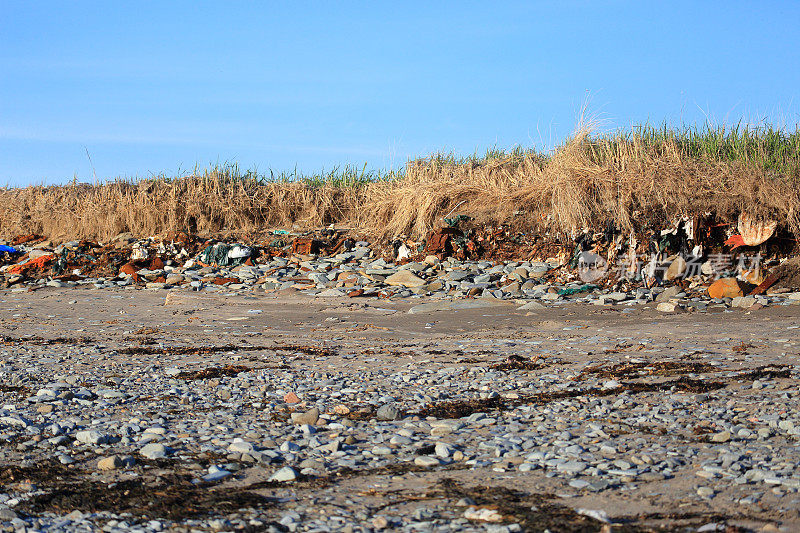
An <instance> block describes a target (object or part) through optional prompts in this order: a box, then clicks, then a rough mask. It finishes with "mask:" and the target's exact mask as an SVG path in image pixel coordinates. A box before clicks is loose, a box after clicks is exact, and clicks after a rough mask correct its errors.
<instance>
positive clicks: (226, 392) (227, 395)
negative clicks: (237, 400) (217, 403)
mask: <svg viewBox="0 0 800 533" xmlns="http://www.w3.org/2000/svg"><path fill="white" fill-rule="evenodd" d="M217 397H218V398H219V399H220V400H222V401H227V400H230V399H231V398H232V397H233V393H232V392H231V391H230V389H220V390H219V391H217Z"/></svg>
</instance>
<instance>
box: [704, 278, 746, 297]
mask: <svg viewBox="0 0 800 533" xmlns="http://www.w3.org/2000/svg"><path fill="white" fill-rule="evenodd" d="M708 295H709V296H710V297H711V298H736V297H737V296H743V295H744V292H743V287H742V283H741V282H740V281H739V280H738V279H736V278H721V279H718V280H717V281H715V282H714V283H712V284H711V285H709V287H708Z"/></svg>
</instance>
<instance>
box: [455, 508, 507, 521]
mask: <svg viewBox="0 0 800 533" xmlns="http://www.w3.org/2000/svg"><path fill="white" fill-rule="evenodd" d="M464 518H466V519H467V520H475V521H477V522H502V521H503V515H501V514H500V513H499V512H498V511H497V509H489V508H488V507H474V506H472V507H469V508H468V509H467V510H466V511H464Z"/></svg>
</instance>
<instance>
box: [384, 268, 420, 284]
mask: <svg viewBox="0 0 800 533" xmlns="http://www.w3.org/2000/svg"><path fill="white" fill-rule="evenodd" d="M384 282H385V283H386V284H387V285H391V286H394V287H421V286H423V285H425V280H424V279H422V278H420V277H418V276H416V275H414V273H412V272H411V271H410V270H400V271H398V272H395V273H394V274H392V275H391V276H389V277H388V278H386V280H385V281H384Z"/></svg>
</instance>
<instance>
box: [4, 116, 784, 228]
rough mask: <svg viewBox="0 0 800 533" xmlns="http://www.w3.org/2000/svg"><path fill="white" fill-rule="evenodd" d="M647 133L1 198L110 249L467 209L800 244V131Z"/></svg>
mask: <svg viewBox="0 0 800 533" xmlns="http://www.w3.org/2000/svg"><path fill="white" fill-rule="evenodd" d="M694 135H695V136H692V134H691V132H690V133H689V134H688V135H687V133H686V132H672V131H668V130H664V131H663V132H661V131H659V130H652V129H650V130H647V129H644V130H639V131H638V132H633V133H625V134H616V135H612V136H606V137H600V138H593V137H591V136H590V135H589V132H588V131H581V132H579V133H578V134H577V135H575V136H574V137H573V138H572V139H570V140H569V141H568V142H567V143H565V144H564V145H563V146H562V147H560V148H559V149H557V150H555V151H554V152H553V153H552V154H550V155H547V156H543V155H541V154H539V153H536V152H535V151H524V150H515V151H514V152H511V153H502V152H493V153H491V154H489V155H487V157H483V158H475V157H473V158H468V159H462V160H458V159H455V158H453V157H446V156H441V155H436V156H432V157H429V158H425V159H417V160H413V161H410V162H409V163H408V164H407V166H406V168H405V172H404V173H401V174H392V175H390V176H388V177H386V176H378V177H377V179H372V178H370V176H372V175H369V176H367V177H366V178H364V174H363V172H362V174H361V175H354V176H353V177H350V178H352V179H350V178H348V179H346V180H344V181H342V180H339V181H337V180H336V179H335V176H332V177H331V178H330V179H327V178H326V179H316V180H312V179H305V178H304V179H300V180H299V181H290V180H286V179H278V180H274V179H273V180H270V179H269V178H263V177H258V176H256V175H253V174H250V173H248V174H246V175H242V174H241V173H239V172H238V169H236V168H235V167H223V168H214V169H210V170H208V171H206V172H204V173H203V174H202V175H198V176H190V177H184V178H178V179H165V178H157V179H147V180H140V181H126V180H117V181H113V182H109V183H104V184H97V185H87V184H76V185H64V186H47V187H42V186H36V187H26V188H13V189H5V190H0V198H1V199H2V202H0V236H2V237H6V238H8V237H11V236H14V235H20V234H30V233H36V234H43V235H47V236H48V237H49V238H51V239H52V240H54V241H61V240H65V239H76V238H85V239H93V240H100V241H107V240H109V239H110V238H112V237H114V236H115V235H117V234H119V233H122V232H131V233H134V234H136V235H142V236H146V235H158V234H161V233H164V232H168V231H188V232H191V233H199V234H204V235H208V234H214V233H224V232H231V233H258V232H262V231H265V230H267V229H270V228H278V227H283V228H288V227H295V228H309V229H310V228H319V227H321V226H326V225H329V224H336V225H338V226H350V227H354V228H359V229H361V230H363V231H366V232H370V233H372V234H373V235H374V236H375V237H376V238H379V239H387V238H394V237H397V236H400V235H405V236H407V237H410V238H421V237H422V236H424V235H425V233H426V232H427V231H429V230H430V229H432V228H434V227H436V226H439V225H441V224H442V217H443V216H445V215H446V214H448V213H449V212H451V211H453V210H455V212H456V213H464V214H468V215H470V216H472V217H474V218H475V219H476V221H477V222H479V223H491V224H502V223H512V224H514V226H515V227H516V228H518V229H519V230H521V231H522V230H526V231H531V230H532V231H538V232H556V233H561V234H565V233H573V232H576V231H580V230H582V229H584V228H590V227H594V228H598V227H604V226H605V225H606V224H607V223H608V222H609V221H613V222H614V223H615V225H616V226H617V227H618V228H620V229H623V230H634V229H636V230H643V229H646V228H648V227H649V226H651V225H654V224H655V225H658V226H662V225H663V224H664V222H665V221H668V220H672V219H674V218H675V217H677V216H680V215H700V214H703V213H706V212H713V213H715V214H716V215H717V217H718V218H719V219H720V220H721V221H723V222H724V221H731V222H732V221H735V219H736V217H737V216H738V214H739V213H740V212H743V211H746V212H748V213H751V214H754V215H756V216H769V217H772V218H776V219H777V220H779V222H780V224H781V225H782V226H784V227H785V228H787V229H789V230H790V231H791V232H792V233H793V234H794V235H795V237H797V236H800V170H798V169H800V134H798V133H797V132H795V133H793V134H788V135H787V134H783V133H781V132H775V131H773V130H764V132H762V133H758V131H756V132H755V133H752V132H750V130H746V129H745V130H744V132H742V131H739V130H731V131H729V132H727V133H726V132H725V131H724V130H723V131H722V132H720V131H719V130H708V131H707V132H705V133H704V134H702V132H701V133H696V134H694Z"/></svg>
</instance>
